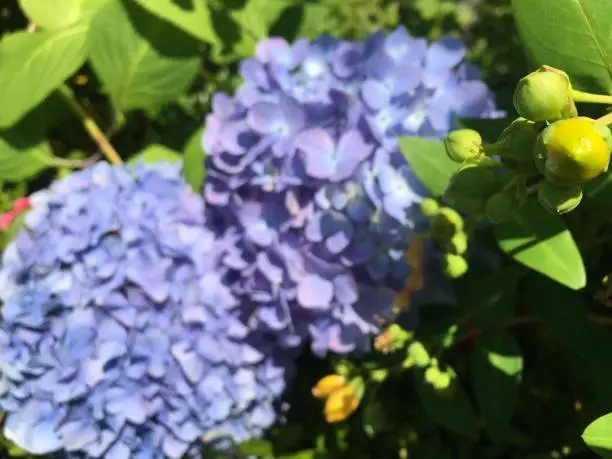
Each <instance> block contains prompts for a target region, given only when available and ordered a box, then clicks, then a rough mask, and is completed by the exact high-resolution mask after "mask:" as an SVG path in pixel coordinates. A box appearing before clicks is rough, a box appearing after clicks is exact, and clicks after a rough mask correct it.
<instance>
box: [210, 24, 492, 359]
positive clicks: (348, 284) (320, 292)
mask: <svg viewBox="0 0 612 459" xmlns="http://www.w3.org/2000/svg"><path fill="white" fill-rule="evenodd" d="M464 57H465V48H464V46H463V44H462V43H461V42H459V41H457V40H454V39H442V40H440V41H438V42H436V43H433V44H431V45H429V44H428V43H427V42H426V41H425V40H422V39H418V38H413V37H411V36H409V35H408V33H407V32H406V30H405V29H404V28H399V29H397V30H395V31H393V32H392V33H390V34H388V35H386V34H384V33H382V32H381V33H376V34H373V35H371V36H369V37H368V38H366V39H365V40H364V41H363V42H348V41H340V40H336V39H334V38H331V37H327V36H325V37H320V38H318V39H317V40H315V41H314V42H312V43H310V42H308V41H307V40H300V41H298V42H296V43H294V44H289V43H287V42H286V41H284V40H283V39H280V38H271V39H268V40H264V41H262V42H260V43H259V44H258V46H257V51H256V55H255V56H254V57H253V58H251V59H247V60H246V61H244V62H242V64H241V66H240V73H241V75H242V77H243V79H244V83H243V85H242V86H241V87H240V88H239V89H238V91H237V93H236V95H235V97H233V98H231V97H229V96H227V95H225V94H217V95H216V96H215V97H214V98H213V113H212V114H211V115H209V116H208V119H207V123H206V132H205V134H204V137H203V148H204V149H205V151H206V152H207V153H208V158H207V168H206V169H207V173H208V176H207V183H206V187H205V189H204V195H205V199H206V201H207V202H208V204H209V209H210V211H211V214H212V215H213V217H211V218H213V219H216V220H219V221H222V222H223V223H221V224H220V225H221V227H222V228H226V227H228V226H229V227H230V228H232V230H231V231H232V232H233V233H234V238H235V247H236V248H237V252H236V254H235V256H234V257H232V263H231V269H232V270H233V271H234V273H235V278H236V282H235V284H234V286H233V289H232V290H233V292H234V293H235V294H236V295H237V296H238V297H240V298H243V303H244V305H245V306H244V307H245V310H246V311H247V316H249V320H251V321H252V322H253V326H256V327H261V328H264V329H267V330H269V331H272V332H274V333H275V334H276V335H277V336H278V337H279V338H280V340H281V341H282V342H283V343H284V344H285V345H288V346H297V345H299V344H300V343H302V342H304V341H305V340H307V339H310V340H312V347H313V350H314V351H315V352H317V353H320V354H324V353H325V352H327V351H328V350H332V351H335V352H340V353H346V352H350V351H353V350H358V349H363V348H365V347H367V346H368V336H369V335H371V334H372V333H376V332H377V331H378V330H379V326H380V322H381V320H380V319H381V318H382V319H383V320H386V319H388V318H389V317H390V315H391V310H392V309H393V303H394V301H395V296H396V294H397V293H398V291H399V290H400V289H401V287H402V285H403V283H404V281H405V278H406V276H407V275H408V274H409V272H410V267H409V266H408V264H407V262H406V261H405V259H404V253H405V251H406V249H407V248H408V247H409V245H410V244H411V242H412V240H413V238H414V235H415V234H416V233H418V232H419V231H421V230H422V229H423V228H424V225H425V224H426V222H425V219H424V218H423V217H422V216H421V215H420V212H419V210H418V203H419V202H420V201H421V199H422V198H423V197H424V196H426V195H427V192H426V190H425V189H424V187H423V186H422V185H421V184H420V183H419V181H418V180H417V178H416V177H415V175H414V174H413V172H412V170H411V168H410V166H409V165H408V164H407V163H406V161H405V160H404V158H403V156H402V154H401V153H400V151H399V149H398V145H397V137H398V136H400V135H417V136H424V137H431V138H442V137H444V136H445V135H446V134H447V133H448V132H449V131H450V130H451V129H453V128H455V127H456V125H457V119H458V118H460V117H495V116H497V115H499V113H498V112H497V111H496V110H495V105H494V101H493V97H492V94H491V92H490V91H489V89H488V88H487V86H486V85H485V84H484V83H483V82H482V81H481V80H480V78H479V75H478V71H477V69H476V68H475V67H473V66H472V65H470V64H469V63H466V62H465V60H464ZM434 259H435V255H434V254H433V252H432V251H431V250H428V251H427V255H426V260H425V261H424V264H425V265H427V266H430V265H432V264H435V263H434ZM437 277H440V276H438V275H437V274H436V272H435V271H434V272H433V274H432V275H430V276H428V281H429V282H428V284H429V285H428V286H426V288H425V290H424V291H423V292H422V293H423V295H425V294H426V293H427V292H429V293H439V292H443V291H445V288H444V286H445V284H444V283H443V282H440V281H439V279H437Z"/></svg>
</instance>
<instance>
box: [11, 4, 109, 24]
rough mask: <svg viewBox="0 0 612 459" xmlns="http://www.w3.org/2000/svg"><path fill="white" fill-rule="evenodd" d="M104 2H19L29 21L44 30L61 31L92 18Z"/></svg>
mask: <svg viewBox="0 0 612 459" xmlns="http://www.w3.org/2000/svg"><path fill="white" fill-rule="evenodd" d="M103 3H104V0H53V1H45V0H19V6H21V9H22V10H23V11H24V13H25V14H26V16H27V17H28V19H29V20H30V21H32V22H33V23H35V24H36V25H38V26H41V27H43V28H45V29H61V28H63V27H68V26H71V25H73V24H76V23H77V22H78V21H81V20H87V19H89V18H91V17H92V16H93V14H94V13H95V12H96V11H97V10H98V8H99V7H100V6H101V5H102V4H103Z"/></svg>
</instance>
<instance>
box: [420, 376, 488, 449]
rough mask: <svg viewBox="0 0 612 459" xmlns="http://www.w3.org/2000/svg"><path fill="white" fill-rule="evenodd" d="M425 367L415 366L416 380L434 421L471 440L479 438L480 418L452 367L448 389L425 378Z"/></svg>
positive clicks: (424, 403) (423, 402)
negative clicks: (451, 376)
mask: <svg viewBox="0 0 612 459" xmlns="http://www.w3.org/2000/svg"><path fill="white" fill-rule="evenodd" d="M425 371H426V370H425V369H424V368H415V370H414V381H415V385H416V388H417V392H418V394H419V398H420V400H421V403H422V404H423V408H424V409H425V412H426V413H427V415H428V416H429V417H430V418H431V420H432V421H434V422H436V423H437V424H440V425H442V426H444V427H446V428H448V429H450V430H452V431H453V432H456V433H458V434H460V435H463V436H464V437H467V438H469V439H471V440H476V439H478V430H479V429H478V420H477V418H476V414H475V412H474V408H473V407H472V404H471V402H470V399H469V398H468V396H467V394H466V392H465V390H464V389H463V387H462V386H461V384H460V382H459V380H458V379H457V375H456V373H455V371H454V370H453V369H452V368H450V367H449V368H445V371H449V372H450V373H451V374H452V375H453V382H452V386H451V387H450V388H449V389H447V390H438V389H436V388H434V387H433V386H432V385H431V384H430V383H429V382H428V381H427V380H426V379H425Z"/></svg>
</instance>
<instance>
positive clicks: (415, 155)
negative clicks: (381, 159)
mask: <svg viewBox="0 0 612 459" xmlns="http://www.w3.org/2000/svg"><path fill="white" fill-rule="evenodd" d="M399 146H400V150H401V151H402V154H403V155H404V157H405V158H406V161H408V163H409V164H410V166H411V167H412V170H413V171H414V173H415V175H416V176H417V178H418V179H419V180H420V181H421V182H423V185H425V187H426V188H427V189H428V190H429V191H430V192H431V193H432V194H433V195H434V196H441V195H442V193H444V190H445V189H446V185H447V184H448V181H449V180H450V178H451V176H452V175H453V173H454V172H455V171H456V170H457V169H458V168H459V166H460V165H459V164H457V163H455V162H453V161H451V160H450V159H449V157H448V156H447V155H446V151H445V150H444V143H443V142H441V141H440V140H430V139H423V138H421V137H400V138H399Z"/></svg>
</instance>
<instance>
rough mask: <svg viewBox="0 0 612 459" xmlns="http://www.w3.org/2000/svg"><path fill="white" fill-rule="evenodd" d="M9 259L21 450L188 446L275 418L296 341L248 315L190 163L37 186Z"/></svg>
mask: <svg viewBox="0 0 612 459" xmlns="http://www.w3.org/2000/svg"><path fill="white" fill-rule="evenodd" d="M32 202H33V210H32V211H31V212H30V213H29V214H28V215H27V217H26V220H25V228H24V230H23V231H22V232H21V233H20V234H19V235H18V237H17V238H16V239H15V241H14V242H13V243H12V244H10V245H9V246H8V247H7V249H6V251H5V253H4V257H3V261H2V269H1V271H0V278H1V282H0V299H1V300H2V302H3V308H2V317H3V320H2V322H1V323H0V356H1V358H0V410H1V411H4V412H6V419H5V422H4V432H5V435H6V437H7V438H8V439H10V440H12V441H13V442H14V443H16V444H17V445H18V446H20V447H21V448H23V449H25V450H27V451H29V452H31V453H34V454H45V453H51V452H56V451H61V452H63V453H64V454H66V455H67V456H68V457H75V458H77V457H79V458H80V457H83V458H100V457H104V458H107V459H129V458H147V459H150V458H163V457H169V458H180V457H181V456H183V455H184V454H185V453H187V452H189V451H191V448H192V447H193V446H194V445H196V444H198V443H199V442H201V441H202V439H203V438H204V439H208V440H211V441H212V440H213V439H221V438H224V437H231V438H232V439H233V440H235V441H242V440H246V439H249V438H251V437H254V436H257V435H259V434H260V433H261V432H262V431H263V430H264V429H265V428H267V427H269V426H270V425H271V424H272V423H273V422H274V420H275V412H274V409H273V402H274V400H275V399H276V398H277V396H278V395H279V394H281V393H282V392H283V390H284V388H285V385H286V379H287V377H288V375H289V373H290V370H291V365H290V359H289V358H288V355H287V352H286V351H283V352H279V349H278V346H277V345H276V344H273V343H271V342H270V341H269V340H268V339H267V338H265V337H263V336H262V335H261V334H258V333H257V331H256V330H255V331H251V330H249V329H248V327H247V326H246V325H245V324H244V323H243V322H242V321H241V304H240V299H239V298H237V297H236V296H235V295H234V293H233V292H232V291H231V289H230V288H229V287H228V280H227V276H228V275H230V274H231V273H230V272H229V271H230V269H229V268H228V267H227V266H226V265H227V263H226V262H224V261H223V260H224V259H225V258H231V257H233V256H234V253H235V251H236V249H235V247H234V246H233V239H232V237H223V236H221V237H219V236H216V235H215V234H214V233H213V232H212V231H211V230H209V229H208V225H207V222H206V221H205V217H204V202H203V199H202V198H201V197H200V196H199V195H197V194H196V193H193V192H192V191H191V190H190V189H189V187H188V186H187V185H185V184H184V182H183V180H182V179H181V177H180V166H173V165H168V164H163V165H160V166H145V165H142V164H140V165H137V166H109V165H108V164H106V163H98V164H96V165H95V166H93V167H91V168H89V169H87V170H85V171H82V172H79V173H76V174H74V175H72V176H69V177H67V178H65V179H62V180H60V181H58V182H56V183H55V184H53V185H52V186H51V188H50V189H49V190H46V191H43V192H41V193H40V194H38V195H36V196H33V197H32Z"/></svg>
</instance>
